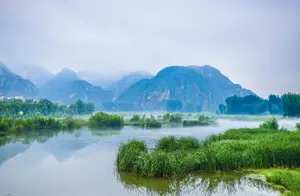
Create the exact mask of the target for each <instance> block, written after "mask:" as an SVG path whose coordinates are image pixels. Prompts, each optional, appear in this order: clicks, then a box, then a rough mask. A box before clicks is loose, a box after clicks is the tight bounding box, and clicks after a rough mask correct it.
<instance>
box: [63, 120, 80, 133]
mask: <svg viewBox="0 0 300 196" xmlns="http://www.w3.org/2000/svg"><path fill="white" fill-rule="evenodd" d="M80 127H81V123H80V121H79V120H78V119H74V118H72V117H68V118H65V119H63V121H62V129H68V130H72V129H79V128H80Z"/></svg>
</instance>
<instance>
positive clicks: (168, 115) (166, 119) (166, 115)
mask: <svg viewBox="0 0 300 196" xmlns="http://www.w3.org/2000/svg"><path fill="white" fill-rule="evenodd" d="M169 119H170V113H166V114H164V115H163V120H164V121H168V120H169Z"/></svg>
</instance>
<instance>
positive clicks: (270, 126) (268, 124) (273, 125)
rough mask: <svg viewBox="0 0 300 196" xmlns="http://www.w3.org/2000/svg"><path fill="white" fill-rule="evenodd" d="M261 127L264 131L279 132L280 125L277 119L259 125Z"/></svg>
mask: <svg viewBox="0 0 300 196" xmlns="http://www.w3.org/2000/svg"><path fill="white" fill-rule="evenodd" d="M259 127H260V128H263V129H272V130H278V128H279V125H278V122H277V120H276V118H272V119H270V120H267V121H265V122H264V123H263V124H261V125H259Z"/></svg>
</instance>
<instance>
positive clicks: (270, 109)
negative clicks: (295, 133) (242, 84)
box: [217, 93, 300, 117]
mask: <svg viewBox="0 0 300 196" xmlns="http://www.w3.org/2000/svg"><path fill="white" fill-rule="evenodd" d="M225 103H226V104H220V105H219V109H218V111H217V112H218V113H220V114H252V115H255V114H265V113H269V114H273V115H283V116H288V117H297V116H300V94H296V93H286V94H284V95H282V96H278V95H270V96H269V97H268V99H263V98H261V97H259V96H257V95H248V96H244V97H238V96H236V95H235V96H232V97H228V98H227V99H226V101H225Z"/></svg>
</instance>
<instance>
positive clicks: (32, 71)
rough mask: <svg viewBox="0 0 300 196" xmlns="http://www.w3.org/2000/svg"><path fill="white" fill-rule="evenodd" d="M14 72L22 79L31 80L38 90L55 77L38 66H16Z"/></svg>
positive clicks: (13, 68)
mask: <svg viewBox="0 0 300 196" xmlns="http://www.w3.org/2000/svg"><path fill="white" fill-rule="evenodd" d="M12 70H13V71H14V72H15V73H17V74H18V75H20V76H21V77H22V78H24V79H28V80H30V81H31V82H32V83H33V84H34V85H35V86H36V87H38V88H40V87H42V86H43V85H44V84H45V83H46V82H48V81H49V80H51V79H52V78H53V77H54V74H53V73H52V72H50V71H48V70H47V69H46V68H44V67H42V66H38V65H15V66H13V67H12Z"/></svg>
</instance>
